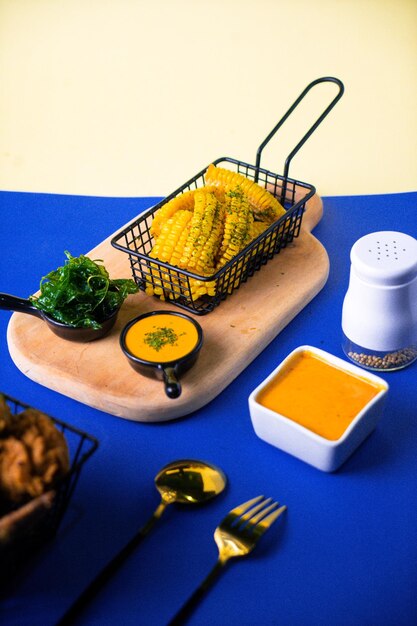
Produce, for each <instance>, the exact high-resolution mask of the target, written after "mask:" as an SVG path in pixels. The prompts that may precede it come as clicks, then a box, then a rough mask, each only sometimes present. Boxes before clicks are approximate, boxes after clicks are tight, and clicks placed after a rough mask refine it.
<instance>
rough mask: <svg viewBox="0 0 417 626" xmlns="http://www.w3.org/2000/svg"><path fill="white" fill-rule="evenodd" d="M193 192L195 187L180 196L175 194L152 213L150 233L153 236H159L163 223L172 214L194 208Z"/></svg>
mask: <svg viewBox="0 0 417 626" xmlns="http://www.w3.org/2000/svg"><path fill="white" fill-rule="evenodd" d="M194 193H195V189H191V190H190V191H185V192H184V193H182V194H181V195H180V196H176V197H175V198H172V199H171V200H169V202H167V203H166V204H164V205H163V206H161V208H160V209H158V210H157V212H156V213H155V215H154V218H153V221H152V224H151V228H150V231H151V235H152V236H153V237H155V238H157V237H159V235H160V234H161V229H162V226H163V224H164V223H165V222H166V221H167V220H168V219H169V218H170V217H172V216H173V215H174V213H176V212H177V211H180V210H182V209H184V210H187V211H192V210H193V208H194Z"/></svg>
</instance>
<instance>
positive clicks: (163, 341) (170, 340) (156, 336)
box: [144, 326, 185, 352]
mask: <svg viewBox="0 0 417 626" xmlns="http://www.w3.org/2000/svg"><path fill="white" fill-rule="evenodd" d="M155 328H156V330H154V331H152V332H150V333H145V339H144V342H145V343H146V344H147V345H148V346H150V347H151V348H153V349H154V350H156V351H157V352H159V350H160V349H161V348H163V347H164V346H166V345H170V346H174V345H175V344H176V343H177V341H178V337H181V336H182V335H185V333H181V334H180V335H177V334H176V332H175V331H174V330H173V329H172V328H167V327H166V326H162V327H161V326H155Z"/></svg>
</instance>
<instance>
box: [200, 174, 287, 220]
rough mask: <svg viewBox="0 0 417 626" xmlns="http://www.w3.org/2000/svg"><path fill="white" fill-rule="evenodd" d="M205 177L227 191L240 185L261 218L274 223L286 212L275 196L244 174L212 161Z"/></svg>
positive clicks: (208, 181)
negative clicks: (218, 165) (216, 164)
mask: <svg viewBox="0 0 417 626" xmlns="http://www.w3.org/2000/svg"><path fill="white" fill-rule="evenodd" d="M204 178H205V181H206V183H207V184H209V185H220V186H223V187H224V188H225V190H226V191H228V190H230V189H233V188H234V187H236V186H240V187H241V188H242V190H243V192H244V194H245V195H246V197H247V198H248V200H249V203H250V205H251V206H252V208H253V212H254V214H255V216H256V217H258V218H259V219H260V220H263V221H267V222H269V223H270V224H272V222H275V221H276V220H277V219H278V218H279V217H281V215H284V213H285V209H284V208H283V207H282V206H281V204H280V203H279V202H278V200H277V199H276V198H275V196H273V195H272V194H271V193H269V191H268V190H267V189H264V188H263V187H261V186H260V185H258V184H257V183H255V182H254V181H252V180H249V178H246V176H243V174H239V173H238V172H232V171H231V170H228V169H226V168H223V167H216V166H215V165H213V163H211V164H210V165H209V166H208V168H207V171H206V173H205V176H204Z"/></svg>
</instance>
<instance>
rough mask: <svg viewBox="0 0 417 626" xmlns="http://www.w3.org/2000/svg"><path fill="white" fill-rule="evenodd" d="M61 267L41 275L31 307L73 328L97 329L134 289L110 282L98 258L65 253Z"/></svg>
mask: <svg viewBox="0 0 417 626" xmlns="http://www.w3.org/2000/svg"><path fill="white" fill-rule="evenodd" d="M65 256H66V257H67V260H66V261H65V264H64V265H63V266H62V267H58V268H57V269H56V270H53V271H52V272H49V274H47V275H46V276H43V277H42V279H41V282H40V295H39V296H31V297H30V301H31V302H32V304H33V306H35V307H36V308H37V309H40V310H41V311H43V312H44V313H46V314H47V315H49V316H50V317H52V318H53V319H55V320H57V321H58V322H62V323H63V324H68V325H69V326H74V327H77V328H80V327H81V328H96V329H98V328H100V327H101V323H102V322H103V321H104V320H105V319H107V318H108V317H109V316H110V315H111V314H112V313H113V312H114V311H115V310H116V309H118V308H119V307H120V306H121V305H122V304H123V302H124V300H125V299H126V297H127V296H128V295H129V294H131V293H136V292H137V291H138V287H137V285H136V283H135V282H134V281H133V280H131V279H124V278H120V279H113V280H112V279H111V278H110V276H109V273H108V272H107V270H106V268H105V267H104V265H100V264H99V263H102V260H101V259H96V260H94V261H93V260H91V259H89V258H88V257H87V256H84V255H83V254H81V255H80V256H78V257H73V256H72V255H71V254H70V253H69V252H67V251H65Z"/></svg>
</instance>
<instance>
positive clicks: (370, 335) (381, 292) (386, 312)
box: [342, 231, 417, 371]
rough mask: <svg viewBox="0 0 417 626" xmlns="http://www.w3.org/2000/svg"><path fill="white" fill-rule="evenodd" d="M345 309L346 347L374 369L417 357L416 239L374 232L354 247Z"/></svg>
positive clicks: (402, 364) (352, 356)
mask: <svg viewBox="0 0 417 626" xmlns="http://www.w3.org/2000/svg"><path fill="white" fill-rule="evenodd" d="M350 259H351V268H350V278H349V288H348V291H347V293H346V296H345V299H344V302H343V310H342V330H343V336H344V338H343V350H344V352H345V354H346V356H347V357H348V358H349V359H350V360H351V361H353V362H354V363H356V364H357V365H360V366H362V367H364V368H365V369H370V370H379V371H381V370H385V371H393V370H397V369H401V368H403V367H406V366H407V365H409V364H410V363H412V362H413V361H415V360H416V359H417V240H416V239H414V238H413V237H410V235H406V234H404V233H399V232H395V231H381V232H376V233H370V234H369V235H365V236H364V237H362V238H361V239H359V240H358V241H357V242H356V243H355V244H354V246H353V247H352V250H351V254H350Z"/></svg>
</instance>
